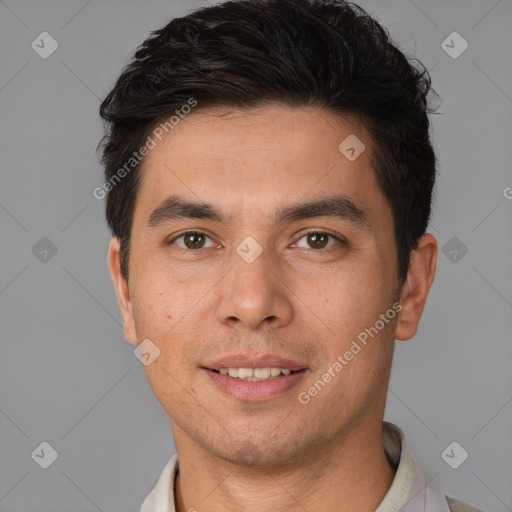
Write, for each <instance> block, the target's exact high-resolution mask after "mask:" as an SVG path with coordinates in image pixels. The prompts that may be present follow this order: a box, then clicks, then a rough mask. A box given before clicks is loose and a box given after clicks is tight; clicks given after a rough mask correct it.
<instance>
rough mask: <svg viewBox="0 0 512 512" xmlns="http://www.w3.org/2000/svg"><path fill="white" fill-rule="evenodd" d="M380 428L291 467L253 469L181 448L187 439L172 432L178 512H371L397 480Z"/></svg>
mask: <svg viewBox="0 0 512 512" xmlns="http://www.w3.org/2000/svg"><path fill="white" fill-rule="evenodd" d="M381 428H382V423H379V424H375V422H374V423H373V424H372V425H371V428H370V427H363V425H357V426H356V427H355V428H352V429H351V430H350V431H346V432H343V433H342V434H340V435H338V436H336V437H334V438H333V439H331V440H327V441H325V442H322V443H321V444H319V445H318V446H315V447H314V448H312V449H311V450H310V451H309V453H305V454H303V455H301V458H300V459H297V460H294V461H293V462H290V464H287V465H284V466H278V467H266V468H254V467H247V466H241V465H238V464H233V463H232V462H229V461H226V460H224V459H220V458H218V457H216V456H214V455H212V454H211V453H209V452H206V451H204V450H203V449H202V448H198V447H197V445H195V446H194V443H191V442H190V440H188V443H187V442H182V441H184V438H183V437H182V436H184V433H183V432H182V431H179V428H177V427H176V426H174V434H175V440H176V448H177V451H178V457H179V473H178V476H177V479H176V489H175V501H176V511H177V512H189V511H194V510H196V509H197V511H201V510H208V511H209V512H221V511H222V512H231V511H233V512H234V511H239V510H244V511H245V512H256V511H258V512H259V511H261V510H273V511H275V512H290V510H297V511H302V510H307V511H308V512H317V511H318V512H320V511H325V510H337V511H339V512H349V511H350V512H352V511H353V510H358V511H361V512H373V511H374V510H375V509H376V508H377V507H378V505H379V504H380V503H381V501H382V500H383V499H384V496H385V495H386V493H387V491H388V490H389V488H390V486H391V483H392V482H393V478H394V470H393V469H392V467H391V466H390V465H389V463H388V460H387V458H386V455H385V452H384V448H383V445H382V431H381ZM179 448H183V449H182V450H180V449H179Z"/></svg>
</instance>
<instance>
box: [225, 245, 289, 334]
mask: <svg viewBox="0 0 512 512" xmlns="http://www.w3.org/2000/svg"><path fill="white" fill-rule="evenodd" d="M249 261H250V260H249ZM249 261H246V260H245V259H244V258H243V257H241V256H240V255H239V254H238V253H235V252H234V253H233V267H232V270H231V271H230V272H229V273H228V275H227V276H226V278H225V279H223V280H222V281H221V283H219V284H220V286H219V289H218V293H220V297H219V302H218V311H217V314H218V320H219V321H220V322H221V323H224V324H226V325H229V326H230V327H235V328H242V327H243V328H245V329H247V330H257V329H262V328H264V327H265V326H266V325H268V328H272V329H276V328H279V327H284V326H285V325H287V324H289V323H290V322H291V320H292V318H293V307H292V303H291V301H290V293H291V292H290V291H289V288H288V287H287V286H286V277H285V274H284V273H283V272H282V271H281V272H280V269H279V263H278V262H276V260H275V258H271V257H270V254H269V252H268V251H265V250H264V251H263V252H262V253H261V254H260V255H259V256H258V257H257V258H256V259H255V260H254V261H252V262H249Z"/></svg>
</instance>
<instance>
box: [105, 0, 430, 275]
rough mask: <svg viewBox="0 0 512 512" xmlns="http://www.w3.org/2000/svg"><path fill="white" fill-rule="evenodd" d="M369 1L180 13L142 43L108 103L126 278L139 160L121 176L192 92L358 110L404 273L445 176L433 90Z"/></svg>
mask: <svg viewBox="0 0 512 512" xmlns="http://www.w3.org/2000/svg"><path fill="white" fill-rule="evenodd" d="M410 60H411V62H409V60H408V59H407V58H406V56H405V55H404V54H403V53H402V52H401V51H400V50H399V49H398V48H397V46H396V45H395V44H393V43H392V41H391V39H390V37H389V32H388V31H387V30H386V29H385V28H383V27H382V26H381V25H380V24H379V23H378V22H377V21H376V20H374V19H373V18H372V17H371V16H370V15H369V14H368V13H367V12H366V11H364V10H363V9H362V8H361V7H359V6H357V5H355V4H353V3H352V2H344V1H342V0H238V1H227V2H224V3H222V4H218V5H215V6H210V7H206V8H202V9H199V10H196V11H193V12H192V13H191V14H189V15H188V16H185V17H181V18H175V19H173V20H171V21H170V22H169V23H168V24H167V25H166V26H165V27H163V28H162V29H160V30H156V31H154V32H152V33H151V35H150V36H149V37H148V38H147V39H146V40H145V41H144V42H143V44H142V45H140V46H139V47H138V48H137V50H136V52H135V56H134V59H133V60H132V61H131V62H130V63H129V64H128V65H127V66H125V68H124V69H123V71H122V73H121V76H120V77H119V79H118V80H117V83H116V85H115V87H114V88H113V89H112V90H111V92H110V93H109V94H108V95H107V97H106V98H105V100H104V101H103V103H102V104H101V107H100V115H101V117H102V118H103V120H104V122H105V127H106V135H105V136H104V138H103V139H102V141H101V143H100V145H101V147H102V150H103V155H102V162H103V164H104V166H105V178H106V180H107V183H110V184H111V186H110V187H109V190H108V194H107V199H106V217H107V222H108V225H109V227H110V229H111V232H112V234H113V236H116V237H119V238H120V240H121V269H122V272H123V275H124V276H125V277H126V278H128V260H129V246H130V232H131V226H132V219H133V210H134V204H135V198H136V194H137V189H138V185H139V182H140V172H139V167H140V163H138V162H137V163H136V165H134V166H133V170H132V171H131V172H125V173H123V178H122V179H118V180H117V181H115V182H114V181H113V179H114V178H116V173H117V178H119V171H120V169H121V168H123V166H125V169H126V162H127V161H128V160H129V159H130V158H131V157H132V155H133V154H134V152H135V151H136V150H137V149H138V148H140V147H141V146H142V145H143V144H144V142H145V141H146V139H147V137H148V136H149V134H150V133H151V132H152V130H154V128H155V126H157V125H158V124H159V123H161V121H162V119H164V118H165V117H166V116H170V115H173V114H174V112H176V111H177V110H180V109H181V108H182V106H183V105H185V104H187V102H189V101H190V99H191V98H193V99H194V101H196V102H197V103H198V105H199V106H198V107H197V108H208V107H211V106H219V105H224V106H227V107H235V108H242V109H246V108H251V107H256V106H260V105H262V104H265V103H269V102H277V103H279V104H283V105H288V106H299V107H300V106H319V107H322V108H325V109H327V110H328V111H330V112H332V113H335V114H340V115H348V114H351V115H356V116H357V117H358V118H360V119H361V120H362V122H363V124H364V126H365V127H366V128H367V129H368V131H369V133H370V134H371V136H372V138H373V142H374V146H375V148H376V150H375V152H374V154H373V155H372V158H373V159H372V163H373V167H374V170H375V173H376V178H377V181H378V184H379V186H380V188H381V190H382V192H383V194H384V196H385V197H386V199H387V201H388V202H389V204H390V207H391V210H392V213H393V221H394V235H395V241H396V246H397V253H398V262H397V273H398V276H399V279H400V280H401V281H402V282H403V281H405V279H406V276H407V269H408V266H409V258H410V252H411V250H413V249H414V248H415V247H416V246H417V242H418V239H419V238H420V237H421V236H422V235H423V234H424V233H425V232H426V229H427V226H428V222H429V219H430V214H431V205H432V197H433V189H434V184H435V177H436V157H435V154H434V151H433V148H432V145H431V142H430V136H429V119H428V114H430V113H432V112H433V110H432V109H430V108H429V106H428V102H427V96H428V94H429V92H432V93H433V94H434V95H435V96H436V97H438V96H437V94H436V93H435V91H433V89H432V88H431V80H430V75H429V73H428V71H427V70H426V68H425V67H424V66H423V65H422V64H421V63H419V62H418V61H417V60H416V59H414V63H415V64H417V66H415V65H413V63H412V58H411V59H410Z"/></svg>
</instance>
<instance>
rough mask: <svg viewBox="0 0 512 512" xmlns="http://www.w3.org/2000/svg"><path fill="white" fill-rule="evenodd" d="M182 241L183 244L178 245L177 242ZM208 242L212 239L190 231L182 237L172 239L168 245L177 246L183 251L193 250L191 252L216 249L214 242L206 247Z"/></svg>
mask: <svg viewBox="0 0 512 512" xmlns="http://www.w3.org/2000/svg"><path fill="white" fill-rule="evenodd" d="M178 240H180V242H181V240H182V242H181V243H177V241H178ZM207 240H210V237H209V236H207V235H205V234H204V233H199V232H196V231H188V232H187V233H183V234H181V235H180V236H177V237H176V238H174V239H172V240H171V241H169V242H168V245H174V244H176V245H177V246H178V247H180V248H181V249H191V250H198V249H203V248H208V247H214V246H215V244H214V243H213V242H210V244H211V245H210V246H206V245H205V244H206V243H207Z"/></svg>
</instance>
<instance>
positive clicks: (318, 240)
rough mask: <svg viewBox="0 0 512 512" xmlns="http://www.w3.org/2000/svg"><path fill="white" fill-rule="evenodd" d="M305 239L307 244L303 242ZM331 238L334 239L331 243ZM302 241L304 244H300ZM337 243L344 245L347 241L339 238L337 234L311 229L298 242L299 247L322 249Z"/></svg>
mask: <svg viewBox="0 0 512 512" xmlns="http://www.w3.org/2000/svg"><path fill="white" fill-rule="evenodd" d="M303 239H305V241H306V245H304V244H303V242H301V241H302V240H303ZM329 239H331V240H332V243H330V244H329ZM300 243H302V244H303V245H300ZM336 243H338V244H341V245H344V244H345V242H344V241H343V240H342V239H340V238H338V237H337V236H334V235H331V234H330V233H324V232H322V231H311V232H310V233H306V234H305V235H303V236H302V237H301V238H300V239H299V241H298V242H297V244H296V245H297V247H301V248H305V249H316V250H321V249H325V248H329V247H331V246H332V245H335V244H336Z"/></svg>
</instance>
